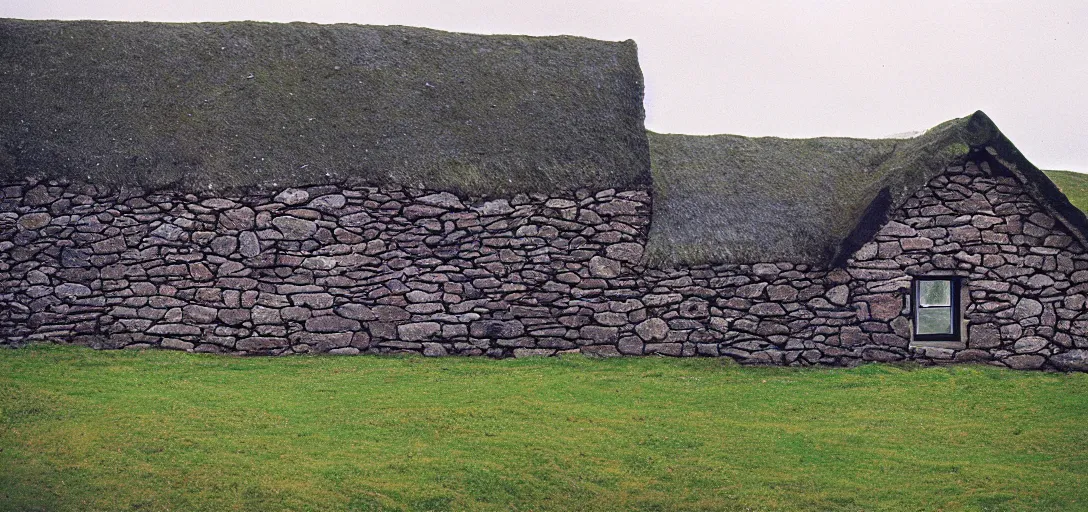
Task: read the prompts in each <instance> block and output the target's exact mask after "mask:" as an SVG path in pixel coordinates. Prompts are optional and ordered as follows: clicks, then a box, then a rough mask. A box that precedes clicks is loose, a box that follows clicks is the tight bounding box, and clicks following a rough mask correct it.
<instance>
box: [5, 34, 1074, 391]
mask: <svg viewBox="0 0 1088 512" xmlns="http://www.w3.org/2000/svg"><path fill="white" fill-rule="evenodd" d="M642 94H643V84H642V73H641V70H640V69H639V67H638V61H637V51H636V48H635V45H634V43H633V42H630V41H627V42H620V43H614V42H603V41H594V40H589V39H584V38H576V37H525V36H479V35H467V34H451V33H445V32H439V31H433V30H426V29H416V28H406V27H369V26H357V25H313V24H300V23H292V24H271V23H250V22H247V23H200V24H162V23H111V22H43V21H20V20H0V111H2V112H3V113H4V115H3V116H0V344H4V345H10V346H20V345H23V344H25V343H28V342H31V341H34V340H50V341H55V342H62V343H78V344H85V345H90V346H93V347H98V348H144V347H163V348H171V349H179V350H188V351H195V352H217V353H238V354H292V353H323V352H328V353H337V354H359V353H368V354H385V353H397V352H419V353H422V354H425V355H428V356H443V355H487V356H491V357H508V356H526V355H552V354H556V353H562V352H568V351H579V352H582V353H587V354H594V355H600V356H619V355H650V354H662V355H669V356H711V357H730V358H733V359H736V360H739V361H742V362H748V363H765V364H789V365H811V364H826V365H853V364H857V363H860V362H863V361H903V360H914V361H920V362H924V363H933V362H938V363H940V362H986V363H991V364H997V365H1005V366H1009V367H1012V368H1021V369H1040V368H1042V369H1060V370H1088V337H1086V333H1088V307H1086V292H1088V254H1086V253H1085V247H1088V238H1086V235H1088V219H1086V218H1085V215H1084V214H1083V213H1082V212H1081V211H1079V210H1077V209H1076V208H1074V207H1073V206H1072V205H1071V204H1070V203H1069V201H1068V200H1067V199H1066V198H1065V196H1064V195H1063V194H1062V193H1061V192H1060V191H1059V190H1058V189H1057V188H1056V187H1055V186H1054V184H1053V183H1051V182H1050V180H1049V179H1048V178H1047V177H1046V176H1045V175H1044V174H1042V173H1041V172H1040V171H1039V170H1038V169H1036V168H1035V167H1034V166H1033V165H1032V164H1031V163H1030V162H1029V161H1028V160H1026V159H1025V158H1024V157H1023V156H1022V155H1021V154H1020V153H1019V152H1018V151H1017V150H1016V148H1015V146H1013V145H1012V143H1011V142H1009V141H1008V140H1007V139H1006V138H1005V136H1004V135H1003V134H1002V133H1001V132H1000V131H999V130H998V129H997V127H996V126H995V125H994V124H993V123H992V122H991V121H990V119H989V118H987V117H986V115H985V114H983V113H981V112H977V113H975V114H973V115H971V116H968V117H966V118H962V119H956V120H952V121H949V122H947V123H944V124H941V125H939V126H937V127H935V128H933V129H931V130H929V131H928V132H926V133H925V134H924V135H920V136H918V137H915V138H911V139H898V140H861V139H845V138H819V139H809V140H787V139H778V138H746V137H739V136H732V135H720V136H687V135H662V134H654V133H647V132H646V130H645V128H644V125H643V118H644V111H643V104H642Z"/></svg>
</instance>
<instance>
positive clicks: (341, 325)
mask: <svg viewBox="0 0 1088 512" xmlns="http://www.w3.org/2000/svg"><path fill="white" fill-rule="evenodd" d="M360 328H362V325H361V324H360V323H359V321H357V320H352V319H350V318H341V317H338V316H336V315H324V316H315V317H311V318H310V319H309V320H306V330H307V331H310V332H351V331H357V330H359V329H360Z"/></svg>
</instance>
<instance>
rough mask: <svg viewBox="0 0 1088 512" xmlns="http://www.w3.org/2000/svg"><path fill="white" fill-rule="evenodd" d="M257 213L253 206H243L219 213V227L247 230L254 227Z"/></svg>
mask: <svg viewBox="0 0 1088 512" xmlns="http://www.w3.org/2000/svg"><path fill="white" fill-rule="evenodd" d="M256 218H257V214H256V213H255V212H254V211H253V209H252V208H250V207H248V206H243V207H241V208H235V209H233V210H227V211H225V212H223V213H220V214H219V227H220V228H221V229H227V230H237V231H245V230H247V229H253V226H254V225H255V224H254V221H255V220H256Z"/></svg>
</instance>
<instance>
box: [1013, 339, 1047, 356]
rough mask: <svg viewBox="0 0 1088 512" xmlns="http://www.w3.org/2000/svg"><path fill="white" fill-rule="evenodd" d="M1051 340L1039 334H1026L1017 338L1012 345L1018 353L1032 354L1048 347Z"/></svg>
mask: <svg viewBox="0 0 1088 512" xmlns="http://www.w3.org/2000/svg"><path fill="white" fill-rule="evenodd" d="M1048 343H1049V342H1048V341H1047V340H1046V338H1041V337H1039V336H1025V337H1023V338H1020V339H1018V340H1016V343H1015V344H1014V345H1013V346H1012V349H1013V351H1015V352H1016V353H1017V354H1032V353H1035V352H1038V351H1040V350H1042V349H1043V347H1046V346H1047V344H1048Z"/></svg>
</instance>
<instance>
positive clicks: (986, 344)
mask: <svg viewBox="0 0 1088 512" xmlns="http://www.w3.org/2000/svg"><path fill="white" fill-rule="evenodd" d="M967 346H968V347H971V348H996V347H999V346H1001V331H999V330H998V328H997V327H995V326H994V325H993V324H972V325H971V327H970V328H969V329H968V330H967Z"/></svg>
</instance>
